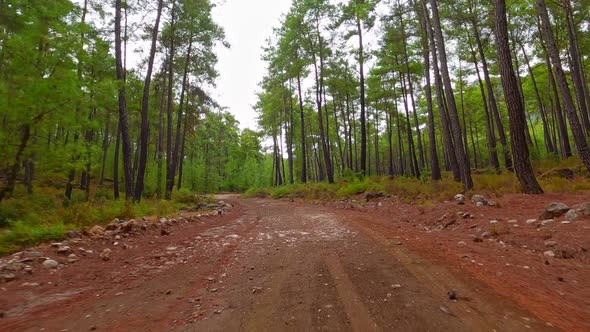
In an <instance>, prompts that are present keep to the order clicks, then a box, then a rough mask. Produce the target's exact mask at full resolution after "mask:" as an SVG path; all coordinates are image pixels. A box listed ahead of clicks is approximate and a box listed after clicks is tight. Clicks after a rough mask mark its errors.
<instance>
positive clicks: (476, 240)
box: [473, 236, 483, 242]
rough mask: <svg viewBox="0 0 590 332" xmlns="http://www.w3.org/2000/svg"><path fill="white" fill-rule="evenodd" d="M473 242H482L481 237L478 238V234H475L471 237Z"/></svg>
mask: <svg viewBox="0 0 590 332" xmlns="http://www.w3.org/2000/svg"><path fill="white" fill-rule="evenodd" d="M473 242H483V239H482V238H480V237H478V236H476V237H474V238H473Z"/></svg>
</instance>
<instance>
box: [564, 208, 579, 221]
mask: <svg viewBox="0 0 590 332" xmlns="http://www.w3.org/2000/svg"><path fill="white" fill-rule="evenodd" d="M576 219H578V213H577V212H576V210H574V209H571V210H569V211H567V213H566V214H565V220H568V221H574V220H576Z"/></svg>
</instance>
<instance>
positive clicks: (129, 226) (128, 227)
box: [120, 220, 135, 233]
mask: <svg viewBox="0 0 590 332" xmlns="http://www.w3.org/2000/svg"><path fill="white" fill-rule="evenodd" d="M134 222H135V220H129V221H127V222H124V223H122V224H121V228H120V229H121V232H123V233H129V232H131V231H132V230H133V223H134Z"/></svg>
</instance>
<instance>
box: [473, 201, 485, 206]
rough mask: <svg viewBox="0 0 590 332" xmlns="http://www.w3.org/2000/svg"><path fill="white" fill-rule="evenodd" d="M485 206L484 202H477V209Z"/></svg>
mask: <svg viewBox="0 0 590 332" xmlns="http://www.w3.org/2000/svg"><path fill="white" fill-rule="evenodd" d="M484 205H485V204H484V203H483V202H477V203H475V206H477V207H482V206H484Z"/></svg>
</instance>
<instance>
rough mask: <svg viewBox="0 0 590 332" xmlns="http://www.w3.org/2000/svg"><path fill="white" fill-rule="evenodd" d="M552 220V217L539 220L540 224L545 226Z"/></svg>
mask: <svg viewBox="0 0 590 332" xmlns="http://www.w3.org/2000/svg"><path fill="white" fill-rule="evenodd" d="M554 221H555V220H554V219H545V220H543V221H541V225H543V226H547V225H549V224H551V223H552V222H554Z"/></svg>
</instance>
